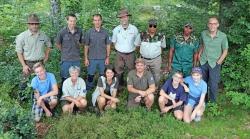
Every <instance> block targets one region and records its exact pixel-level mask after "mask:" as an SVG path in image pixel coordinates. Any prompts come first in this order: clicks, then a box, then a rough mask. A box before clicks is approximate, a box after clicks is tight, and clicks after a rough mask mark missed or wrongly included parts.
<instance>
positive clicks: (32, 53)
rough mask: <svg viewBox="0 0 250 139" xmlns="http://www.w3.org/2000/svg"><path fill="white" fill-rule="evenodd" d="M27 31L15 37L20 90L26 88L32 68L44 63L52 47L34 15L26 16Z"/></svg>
mask: <svg viewBox="0 0 250 139" xmlns="http://www.w3.org/2000/svg"><path fill="white" fill-rule="evenodd" d="M27 24H28V30H26V31H24V32H22V33H21V34H19V35H18V36H17V37H16V52H17V56H18V60H19V62H20V63H21V65H22V67H23V70H22V81H21V83H20V86H19V87H20V89H21V90H24V89H25V88H26V86H27V85H26V82H27V80H28V77H29V76H30V74H31V73H32V72H33V70H32V67H33V65H34V64H35V63H37V62H43V63H46V61H47V60H48V58H49V52H50V49H51V47H52V45H51V42H50V39H49V38H48V37H47V36H46V35H45V34H44V33H43V32H41V31H40V30H39V25H40V21H39V18H38V16H37V15H36V14H30V15H29V16H28V21H27Z"/></svg>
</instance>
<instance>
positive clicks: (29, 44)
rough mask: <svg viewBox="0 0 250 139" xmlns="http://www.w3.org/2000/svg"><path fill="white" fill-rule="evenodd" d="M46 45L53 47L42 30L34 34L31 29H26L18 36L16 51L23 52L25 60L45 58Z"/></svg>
mask: <svg viewBox="0 0 250 139" xmlns="http://www.w3.org/2000/svg"><path fill="white" fill-rule="evenodd" d="M45 46H47V47H52V45H51V42H50V39H49V38H48V37H47V36H46V35H45V34H44V33H43V32H40V31H39V32H38V33H37V34H35V35H33V34H32V33H31V32H30V30H26V31H24V32H22V33H21V34H19V35H18V36H17V37H16V52H17V53H21V54H23V57H24V60H28V61H37V60H43V59H44V57H45Z"/></svg>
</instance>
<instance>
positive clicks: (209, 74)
mask: <svg viewBox="0 0 250 139" xmlns="http://www.w3.org/2000/svg"><path fill="white" fill-rule="evenodd" d="M201 69H202V77H203V80H204V81H205V82H207V84H208V88H209V89H208V93H209V100H210V101H211V102H216V98H217V92H218V85H219V82H220V69H221V65H219V64H217V63H216V66H215V67H214V68H212V67H210V65H209V64H208V63H206V64H204V65H201Z"/></svg>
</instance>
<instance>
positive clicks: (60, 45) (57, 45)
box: [56, 43, 62, 51]
mask: <svg viewBox="0 0 250 139" xmlns="http://www.w3.org/2000/svg"><path fill="white" fill-rule="evenodd" d="M56 47H57V48H58V49H59V50H60V51H62V44H59V43H57V44H56Z"/></svg>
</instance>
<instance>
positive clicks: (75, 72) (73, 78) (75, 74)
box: [70, 70, 79, 81]
mask: <svg viewBox="0 0 250 139" xmlns="http://www.w3.org/2000/svg"><path fill="white" fill-rule="evenodd" d="M78 76H79V71H78V70H73V71H71V72H70V77H71V81H77V78H78Z"/></svg>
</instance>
